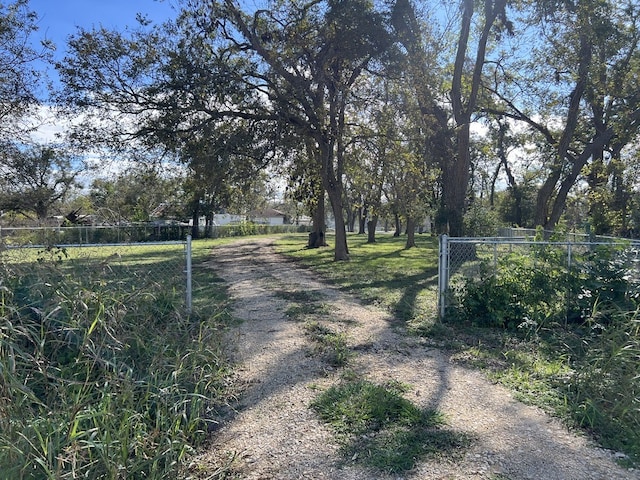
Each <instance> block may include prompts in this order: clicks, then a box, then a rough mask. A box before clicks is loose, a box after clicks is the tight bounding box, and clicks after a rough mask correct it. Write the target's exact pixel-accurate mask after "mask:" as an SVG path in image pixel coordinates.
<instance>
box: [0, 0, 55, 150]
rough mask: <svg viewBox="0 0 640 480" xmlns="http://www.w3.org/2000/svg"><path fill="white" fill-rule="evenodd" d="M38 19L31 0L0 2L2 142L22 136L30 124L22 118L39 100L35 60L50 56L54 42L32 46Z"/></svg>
mask: <svg viewBox="0 0 640 480" xmlns="http://www.w3.org/2000/svg"><path fill="white" fill-rule="evenodd" d="M37 21H38V18H37V15H36V14H35V12H32V11H31V10H29V2H28V0H16V1H15V2H14V3H9V4H4V3H0V144H6V143H8V142H12V141H14V140H16V139H18V138H21V137H23V135H24V134H25V133H26V131H28V127H25V123H24V122H19V120H20V119H22V118H23V117H24V116H25V115H26V114H27V113H29V112H30V111H31V109H32V107H33V106H34V105H36V104H37V103H38V99H37V89H38V87H39V86H40V82H41V80H42V74H41V73H40V72H38V71H37V70H36V69H35V68H34V63H35V62H36V61H47V60H48V59H49V56H50V49H51V45H50V44H49V43H46V42H45V43H44V44H43V46H42V49H41V50H40V51H37V50H35V49H34V48H32V47H31V46H30V45H31V43H30V37H31V36H32V34H33V33H34V32H35V31H36V30H37V28H38V26H37Z"/></svg>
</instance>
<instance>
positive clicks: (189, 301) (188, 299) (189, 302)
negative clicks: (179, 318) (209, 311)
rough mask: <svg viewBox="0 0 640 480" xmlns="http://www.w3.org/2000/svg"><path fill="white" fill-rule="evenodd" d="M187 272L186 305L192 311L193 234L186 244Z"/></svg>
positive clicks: (189, 311) (189, 236)
mask: <svg viewBox="0 0 640 480" xmlns="http://www.w3.org/2000/svg"><path fill="white" fill-rule="evenodd" d="M186 264H187V268H186V272H187V293H186V304H187V305H186V306H187V312H188V313H191V308H192V306H193V297H192V295H191V285H192V283H191V235H187V246H186Z"/></svg>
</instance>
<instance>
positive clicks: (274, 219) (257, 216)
mask: <svg viewBox="0 0 640 480" xmlns="http://www.w3.org/2000/svg"><path fill="white" fill-rule="evenodd" d="M248 220H249V221H251V222H255V223H259V224H261V225H285V224H286V223H287V215H286V214H284V213H282V212H281V211H280V210H276V209H275V208H267V209H264V210H256V211H253V212H251V213H249V215H248Z"/></svg>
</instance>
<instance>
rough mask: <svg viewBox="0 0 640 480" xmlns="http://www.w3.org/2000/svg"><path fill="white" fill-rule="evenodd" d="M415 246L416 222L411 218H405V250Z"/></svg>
mask: <svg viewBox="0 0 640 480" xmlns="http://www.w3.org/2000/svg"><path fill="white" fill-rule="evenodd" d="M415 246H416V221H415V219H414V218H413V217H407V243H406V244H405V248H407V249H409V248H412V247H415Z"/></svg>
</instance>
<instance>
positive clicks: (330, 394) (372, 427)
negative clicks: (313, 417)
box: [312, 380, 472, 473]
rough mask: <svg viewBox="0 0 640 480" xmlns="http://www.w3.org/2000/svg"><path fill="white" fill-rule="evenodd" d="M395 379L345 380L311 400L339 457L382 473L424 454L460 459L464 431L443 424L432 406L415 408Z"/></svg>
mask: <svg viewBox="0 0 640 480" xmlns="http://www.w3.org/2000/svg"><path fill="white" fill-rule="evenodd" d="M403 393H404V388H403V386H402V385H400V384H398V383H393V382H392V383H389V384H385V385H378V384H374V383H371V382H369V381H362V380H359V381H354V382H346V383H344V384H342V385H339V386H335V387H332V388H330V389H328V390H327V391H325V392H324V393H323V394H322V395H320V396H319V397H318V399H317V400H316V401H315V402H314V403H313V404H312V408H313V409H314V410H315V411H316V412H317V413H318V415H319V416H320V418H321V419H322V420H323V421H325V422H326V423H328V424H329V425H330V426H331V427H332V428H333V430H334V431H335V432H336V434H337V438H338V440H339V443H340V444H341V452H342V454H343V457H344V458H345V461H349V460H351V461H354V462H356V463H359V464H361V465H363V466H365V467H372V468H375V469H377V470H380V471H383V472H388V473H400V472H404V471H407V470H411V469H412V468H414V467H415V466H416V464H417V463H418V462H420V461H423V460H425V459H427V458H436V457H437V458H443V457H447V458H460V457H461V456H462V455H463V454H464V452H465V451H466V450H467V448H468V447H469V446H470V445H471V442H472V439H471V437H470V436H469V435H467V434H464V433H461V432H455V431H453V430H451V429H448V428H446V427H445V422H444V417H443V415H442V414H441V413H439V412H438V411H437V410H431V409H419V408H418V407H417V406H416V405H414V404H413V403H412V402H410V401H409V400H407V399H406V398H405V397H404V396H403Z"/></svg>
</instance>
